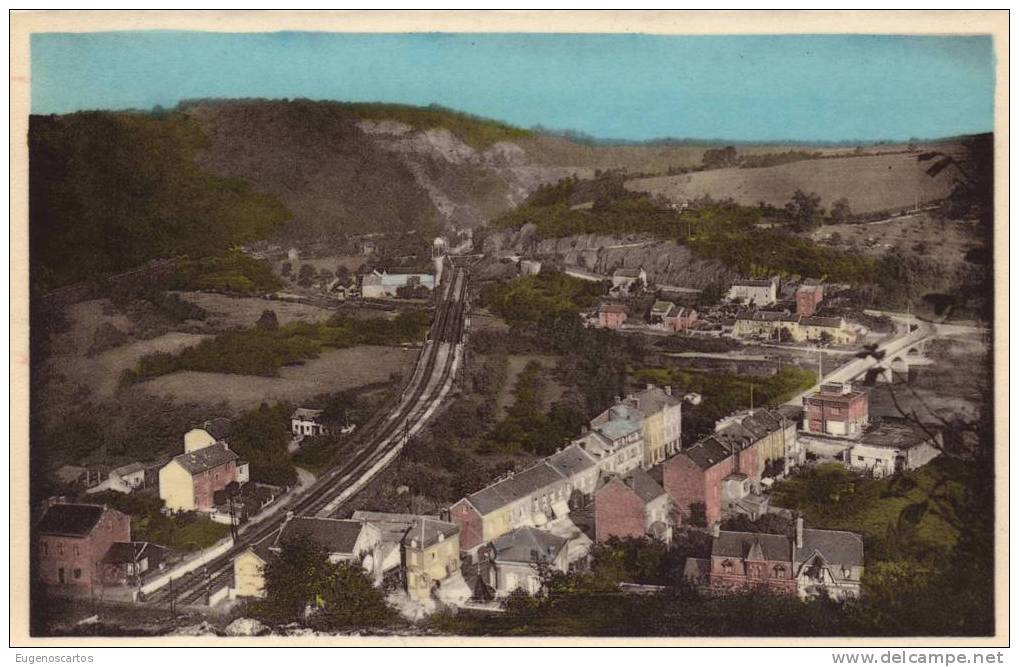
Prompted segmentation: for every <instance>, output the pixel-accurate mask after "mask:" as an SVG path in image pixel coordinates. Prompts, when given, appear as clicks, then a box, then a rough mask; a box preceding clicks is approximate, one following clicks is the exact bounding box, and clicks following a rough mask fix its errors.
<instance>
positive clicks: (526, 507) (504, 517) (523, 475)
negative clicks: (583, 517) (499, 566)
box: [449, 461, 572, 553]
mask: <svg viewBox="0 0 1019 667" xmlns="http://www.w3.org/2000/svg"><path fill="white" fill-rule="evenodd" d="M571 493H572V489H571V485H570V481H569V480H568V479H567V478H565V477H563V475H562V474H561V473H559V472H558V471H557V470H556V469H555V468H553V467H552V466H550V465H549V464H548V463H547V462H546V461H540V462H538V463H536V464H534V465H532V466H530V467H528V468H525V469H524V470H521V471H520V472H518V473H515V474H510V475H509V476H508V477H506V478H504V479H501V480H499V481H497V482H495V483H494V484H491V485H489V486H487V487H485V488H484V489H481V490H480V491H477V492H475V493H472V494H470V495H468V496H466V497H465V498H463V499H461V500H459V501H457V502H456V503H455V504H454V505H453V506H452V507H450V509H449V513H450V517H451V520H452V521H453V522H454V523H456V524H457V525H458V526H460V547H461V548H462V549H463V550H464V551H467V552H473V553H476V550H477V548H478V547H479V546H481V545H482V544H485V543H487V542H491V541H492V540H494V539H495V538H497V537H499V536H500V535H505V534H506V533H508V532H511V531H513V530H514V529H516V528H520V527H525V526H535V525H543V524H545V523H546V522H547V521H548V520H549V517H550V515H551V516H555V517H565V516H567V515H568V514H569V511H570V510H569V499H570V495H571Z"/></svg>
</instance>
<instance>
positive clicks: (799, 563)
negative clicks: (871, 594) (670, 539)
mask: <svg viewBox="0 0 1019 667" xmlns="http://www.w3.org/2000/svg"><path fill="white" fill-rule="evenodd" d="M704 560H707V559H692V558H688V559H687V563H686V566H685V568H684V573H685V574H686V575H687V576H688V577H699V578H703V577H704V575H705V573H706V574H707V577H706V578H707V584H708V585H709V586H710V587H712V588H714V589H718V590H732V591H738V590H748V589H754V588H763V589H767V590H769V591H772V592H775V593H780V594H786V595H796V596H799V597H800V598H804V599H805V598H810V597H814V596H817V595H828V596H830V597H831V598H833V599H844V598H848V597H858V596H859V595H860V581H861V579H862V578H863V569H864V565H863V538H862V537H861V536H860V535H858V534H857V533H850V532H846V531H841V530H821V529H811V528H805V527H804V525H803V519H802V518H799V519H797V520H796V524H795V535H794V536H792V537H789V536H786V535H771V534H765V533H748V532H737V531H727V530H716V531H715V532H714V539H713V540H712V546H711V558H710V563H709V564H706V563H704V562H703V561H704Z"/></svg>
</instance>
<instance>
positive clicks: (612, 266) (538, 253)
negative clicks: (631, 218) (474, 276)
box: [485, 225, 737, 289]
mask: <svg viewBox="0 0 1019 667" xmlns="http://www.w3.org/2000/svg"><path fill="white" fill-rule="evenodd" d="M485 252H486V253H491V254H493V255H496V256H507V255H524V256H527V257H534V258H536V259H540V260H542V261H545V262H550V263H552V264H555V265H557V266H560V267H565V266H576V267H579V268H582V269H585V270H587V271H591V272H593V273H598V274H601V275H604V276H610V275H611V274H612V272H613V271H615V270H616V269H619V268H634V269H638V268H643V269H644V270H645V271H647V274H648V280H649V281H651V282H654V283H655V284H657V285H669V286H673V287H683V288H689V289H707V288H712V287H718V286H723V285H727V284H729V283H730V282H731V281H732V280H733V279H735V278H736V277H737V276H736V274H735V273H734V272H733V271H732V270H730V269H729V268H728V267H726V266H725V265H724V264H722V263H721V262H718V261H715V260H703V259H699V258H697V257H696V256H694V254H693V252H692V251H691V250H690V249H689V248H688V247H686V246H685V245H680V244H677V243H668V242H664V241H658V240H656V239H653V238H650V237H645V236H625V237H620V236H597V235H593V234H582V235H576V236H568V237H565V238H561V239H538V238H537V237H536V235H535V229H534V226H533V225H524V226H523V227H521V229H520V230H519V231H500V232H495V233H492V234H490V235H489V236H488V237H487V238H486V239H485Z"/></svg>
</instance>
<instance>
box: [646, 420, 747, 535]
mask: <svg viewBox="0 0 1019 667" xmlns="http://www.w3.org/2000/svg"><path fill="white" fill-rule="evenodd" d="M737 458H738V457H734V456H732V452H731V451H730V450H729V448H728V447H726V446H725V445H723V444H722V443H721V442H719V441H718V440H717V439H715V438H714V437H708V438H705V439H703V440H701V441H700V442H698V443H697V444H695V445H693V446H692V447H690V448H689V449H687V450H685V451H682V452H680V453H679V454H676V455H675V456H673V457H672V458H670V459H666V461H665V463H664V464H663V465H662V481H663V484H664V486H665V490H666V491H668V492H669V495H670V496H672V500H673V501H674V502H675V503H676V507H677V508H678V510H679V512H680V514H681V515H682V516H683V517H684V518H686V517H690V516H691V514H692V513H693V509H692V507H691V506H693V505H695V504H702V505H703V506H704V515H705V518H706V520H707V524H708V525H711V524H713V523H715V522H716V521H719V520H720V519H721V518H722V480H724V479H725V478H726V477H728V476H729V475H731V474H732V473H734V472H736V461H737Z"/></svg>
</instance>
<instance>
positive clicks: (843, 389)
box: [803, 382, 870, 437]
mask: <svg viewBox="0 0 1019 667" xmlns="http://www.w3.org/2000/svg"><path fill="white" fill-rule="evenodd" d="M869 412H870V400H869V396H868V394H867V392H866V391H859V390H855V389H853V386H852V385H851V384H850V383H848V382H846V383H839V384H823V385H821V387H820V389H819V390H818V391H816V392H814V393H813V394H811V395H809V396H805V397H804V398H803V431H804V432H805V433H816V434H822V435H835V436H847V437H852V436H854V435H857V434H859V433H862V432H863V430H864V429H866V427H867V424H868V423H869Z"/></svg>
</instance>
